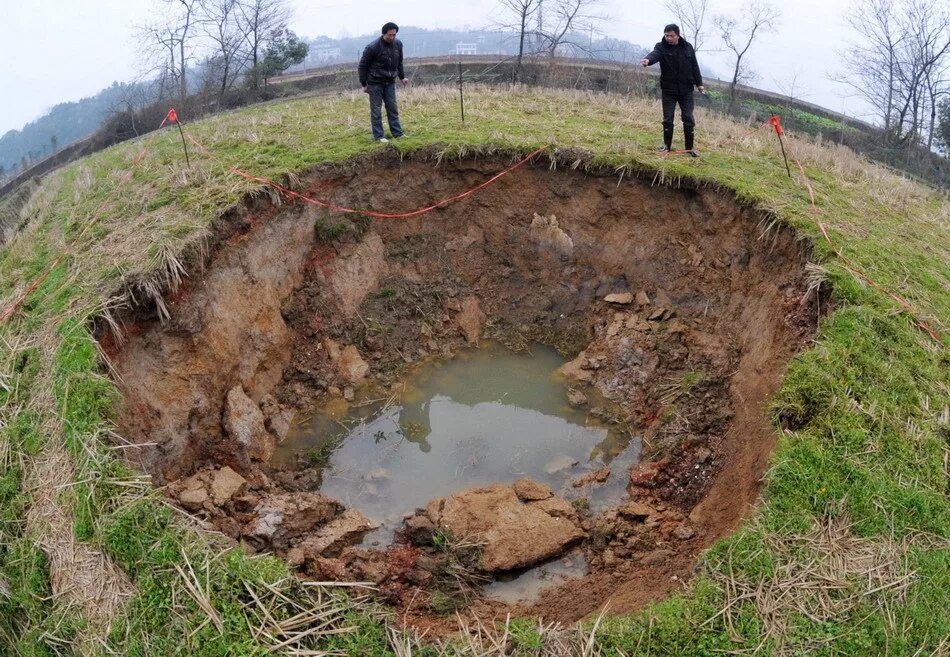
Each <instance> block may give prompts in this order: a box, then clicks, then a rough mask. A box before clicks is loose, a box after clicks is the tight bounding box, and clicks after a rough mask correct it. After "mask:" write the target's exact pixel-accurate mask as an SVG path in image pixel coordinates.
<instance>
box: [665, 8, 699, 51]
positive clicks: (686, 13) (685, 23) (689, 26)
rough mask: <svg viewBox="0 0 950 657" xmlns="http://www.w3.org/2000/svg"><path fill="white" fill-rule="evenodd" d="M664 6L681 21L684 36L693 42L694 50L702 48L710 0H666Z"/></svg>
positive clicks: (681, 31)
mask: <svg viewBox="0 0 950 657" xmlns="http://www.w3.org/2000/svg"><path fill="white" fill-rule="evenodd" d="M663 6H664V7H666V8H667V9H668V10H669V11H670V13H671V14H673V15H674V16H676V20H677V21H679V26H680V33H681V34H682V35H683V38H684V39H686V40H687V41H689V42H690V43H691V44H693V50H695V51H696V52H699V51H700V50H702V47H701V45H700V44H702V42H703V38H704V37H703V23H705V22H706V13H707V12H708V10H709V0H665V2H664V3H663Z"/></svg>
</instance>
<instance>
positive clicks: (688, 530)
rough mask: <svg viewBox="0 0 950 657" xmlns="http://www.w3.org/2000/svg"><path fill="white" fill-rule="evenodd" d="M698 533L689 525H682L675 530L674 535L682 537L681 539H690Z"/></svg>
mask: <svg viewBox="0 0 950 657" xmlns="http://www.w3.org/2000/svg"><path fill="white" fill-rule="evenodd" d="M695 535H696V530H695V529H693V528H692V527H690V526H689V525H680V526H679V527H677V528H676V529H674V530H673V536H675V537H676V538H678V539H680V540H681V541H688V540H689V539H691V538H692V537H693V536H695Z"/></svg>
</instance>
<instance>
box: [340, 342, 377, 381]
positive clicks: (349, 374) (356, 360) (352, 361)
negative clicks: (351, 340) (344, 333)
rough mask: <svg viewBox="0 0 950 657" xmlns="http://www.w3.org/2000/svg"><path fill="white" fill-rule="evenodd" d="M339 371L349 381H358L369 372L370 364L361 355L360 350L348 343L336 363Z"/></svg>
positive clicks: (341, 376)
mask: <svg viewBox="0 0 950 657" xmlns="http://www.w3.org/2000/svg"><path fill="white" fill-rule="evenodd" d="M336 369H337V372H338V373H339V374H340V378H342V379H343V380H344V381H346V382H347V383H358V382H359V381H362V380H363V379H364V378H365V377H366V375H367V374H369V365H367V364H366V361H364V360H363V358H362V357H361V356H360V352H359V350H358V349H357V348H356V347H354V346H353V345H347V346H346V347H344V348H343V351H342V352H340V360H338V361H337V363H336Z"/></svg>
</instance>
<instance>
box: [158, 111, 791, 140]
mask: <svg viewBox="0 0 950 657" xmlns="http://www.w3.org/2000/svg"><path fill="white" fill-rule="evenodd" d="M172 111H173V112H174V111H175V110H172ZM769 125H770V126H772V127H773V128H775V134H777V135H779V136H781V135H784V134H785V130H783V129H782V117H780V116H779V115H778V114H773V115H772V117H771V118H770V119H769Z"/></svg>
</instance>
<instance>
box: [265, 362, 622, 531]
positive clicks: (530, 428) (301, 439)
mask: <svg viewBox="0 0 950 657" xmlns="http://www.w3.org/2000/svg"><path fill="white" fill-rule="evenodd" d="M564 362H565V360H564V358H562V357H561V356H560V355H559V354H558V353H557V352H556V351H555V350H553V349H551V348H549V347H545V346H543V345H534V346H532V348H531V349H530V350H529V352H528V353H515V352H512V351H510V350H508V349H505V348H504V347H501V346H499V345H496V344H488V345H486V346H484V347H482V348H479V349H474V350H470V351H467V352H463V353H460V354H458V355H457V356H455V357H454V358H453V359H451V360H449V361H444V362H435V363H426V364H423V365H420V366H419V367H418V368H416V369H415V370H414V371H413V372H412V373H411V374H410V375H408V376H407V377H406V378H405V383H404V384H402V385H401V386H400V387H398V388H397V389H396V391H395V392H393V393H389V396H388V397H387V396H385V395H383V396H380V395H379V393H378V391H376V392H375V393H374V392H373V391H372V390H368V391H367V392H366V393H364V394H363V395H362V397H361V396H360V395H357V397H356V398H355V399H354V400H353V401H352V402H351V403H345V402H342V401H340V400H337V401H335V402H331V403H330V404H327V405H325V406H324V407H322V408H318V409H316V410H315V412H313V413H312V414H311V415H310V416H309V417H308V418H306V419H304V420H303V421H301V422H298V423H297V424H296V425H295V426H294V427H293V428H292V430H291V432H290V434H289V435H288V437H287V439H286V440H285V441H284V442H283V444H282V445H281V446H280V448H279V449H278V452H277V453H276V454H275V457H274V458H275V464H277V465H279V466H283V467H289V466H291V464H293V463H305V464H306V463H310V464H312V463H325V464H326V465H325V466H324V468H323V471H322V477H321V485H320V488H319V490H320V491H321V492H323V493H325V494H327V495H329V496H331V497H333V498H335V499H337V500H339V501H340V502H341V503H342V504H344V505H345V506H347V507H348V508H355V509H358V510H359V511H361V512H362V513H363V514H365V515H366V516H367V517H368V518H370V519H371V520H374V521H376V522H378V523H380V525H381V526H380V528H379V529H378V530H376V531H374V532H372V533H371V534H369V535H368V536H367V537H366V540H365V542H364V544H365V545H367V546H373V545H381V544H385V543H388V542H389V541H390V540H391V539H392V536H393V532H394V530H395V529H396V528H398V526H399V525H400V524H401V523H402V520H403V518H404V516H405V515H406V514H408V513H410V512H412V511H413V510H415V509H416V508H420V507H424V506H425V505H426V503H427V502H429V501H430V500H432V499H433V498H436V497H442V496H445V495H450V494H452V493H454V492H456V491H460V490H464V489H467V488H473V487H477V486H483V485H488V484H493V483H498V482H502V483H504V482H512V481H515V480H517V479H520V478H522V477H530V478H532V479H534V480H536V481H540V482H543V483H545V484H548V485H549V486H551V488H552V489H554V491H555V493H556V494H558V495H561V496H563V497H565V498H567V499H570V500H578V502H577V504H578V505H582V506H586V507H589V508H590V509H591V511H594V512H596V511H598V510H600V509H602V508H605V507H606V506H609V505H611V504H614V503H616V502H618V501H619V500H620V498H621V496H622V495H623V494H624V489H625V486H626V483H627V476H628V475H627V472H628V470H629V468H630V466H632V465H633V464H635V463H636V461H637V458H638V456H639V453H640V441H639V439H637V438H635V437H632V436H631V435H630V434H629V433H627V432H626V431H623V430H621V429H620V428H618V425H616V424H611V423H608V422H604V421H602V420H599V419H597V418H595V417H594V415H603V413H602V412H592V410H593V409H599V410H601V411H602V410H605V409H606V408H607V406H606V405H604V404H603V400H596V399H594V398H593V397H591V400H590V402H589V404H587V405H585V406H584V407H582V408H572V407H571V406H570V404H569V403H568V400H567V386H566V385H565V384H564V383H563V382H562V381H561V380H559V377H558V376H557V375H556V373H555V372H556V370H557V369H558V368H559V367H560V366H561V365H563V364H564ZM585 392H586V394H588V395H590V392H589V391H585ZM606 466H610V470H611V472H610V476H609V477H608V479H607V480H606V481H605V482H604V483H602V484H591V485H585V486H581V487H578V488H575V487H574V486H573V482H574V481H575V480H577V479H578V478H579V477H581V476H583V475H585V474H587V473H589V472H592V471H594V470H599V469H602V468H604V467H606Z"/></svg>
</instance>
